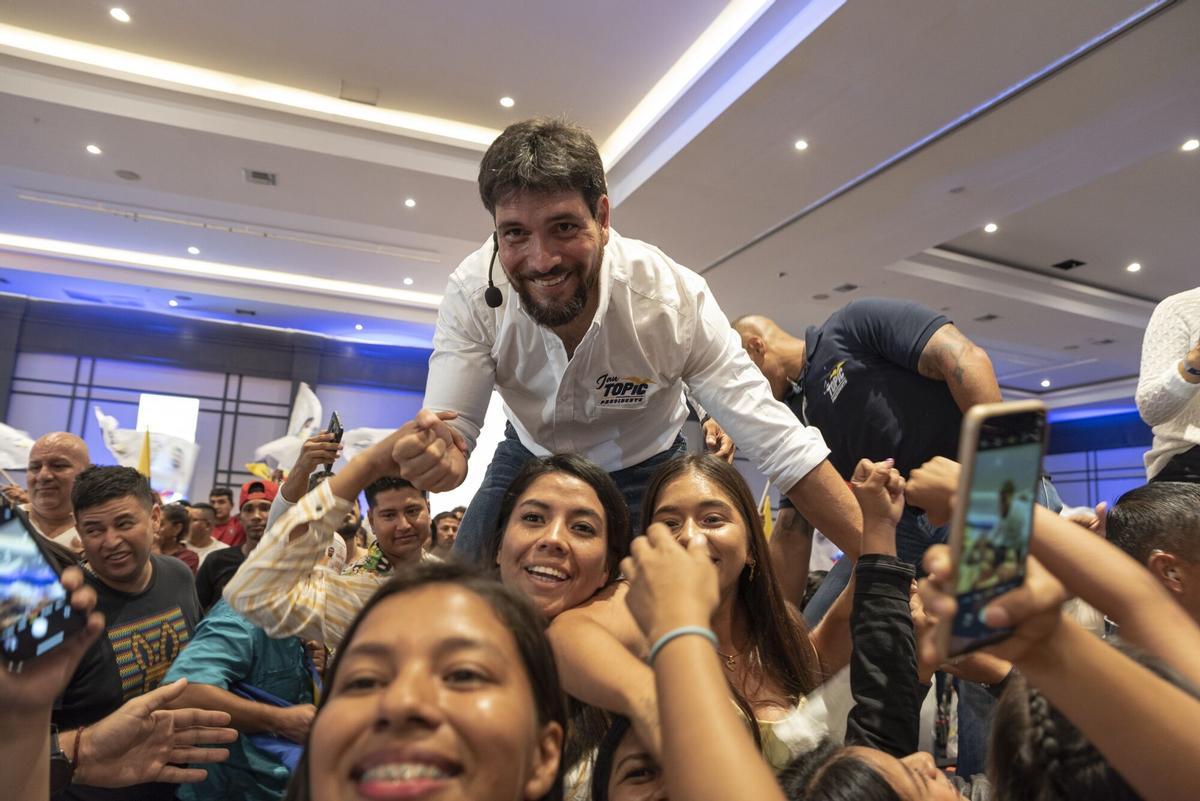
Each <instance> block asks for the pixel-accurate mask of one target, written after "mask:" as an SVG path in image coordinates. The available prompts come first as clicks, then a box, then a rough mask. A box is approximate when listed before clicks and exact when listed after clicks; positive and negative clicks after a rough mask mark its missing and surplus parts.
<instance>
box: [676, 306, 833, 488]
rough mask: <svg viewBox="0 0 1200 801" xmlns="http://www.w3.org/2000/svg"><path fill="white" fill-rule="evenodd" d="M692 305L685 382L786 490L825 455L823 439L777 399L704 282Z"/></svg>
mask: <svg viewBox="0 0 1200 801" xmlns="http://www.w3.org/2000/svg"><path fill="white" fill-rule="evenodd" d="M696 303H697V307H696V319H695V320H694V324H693V326H692V341H691V343H690V344H691V347H690V351H689V356H688V361H687V363H686V365H685V367H684V375H683V380H684V383H685V384H687V387H688V390H689V391H690V392H691V393H692V394H693V395H694V396H695V397H696V399H697V400H699V401H700V403H702V404H703V405H704V408H705V410H706V411H707V412H708V413H709V414H710V415H712V416H713V417H714V418H716V421H717V422H718V423H720V424H721V427H722V428H723V429H725V431H726V433H728V434H729V435H730V436H731V437H733V441H734V442H735V443H737V446H738V448H739V449H741V450H742V451H743V452H744V453H746V454H748V455H749V456H750V458H751V459H752V460H753V461H754V462H755V463H756V464H757V465H758V469H759V470H761V471H762V472H763V473H765V474H766V475H767V477H768V478H770V480H771V483H773V484H774V485H775V486H777V487H779V488H780V490H782V491H783V492H785V493H786V492H788V491H789V490H791V489H792V487H794V486H795V485H796V484H797V483H798V482H799V481H800V479H802V478H804V477H805V476H806V475H808V473H809V471H811V470H812V469H813V468H815V467H816V466H817V465H819V464H820V463H821V462H823V461H824V460H825V459H826V458H827V457H828V456H829V448H828V447H827V446H826V445H825V439H824V437H822V436H821V432H820V431H818V430H817V429H816V428H814V427H812V426H805V425H803V424H802V423H800V421H799V420H797V419H796V416H795V415H794V414H792V411H791V410H790V409H788V407H787V406H785V405H784V404H782V403H780V402H779V401H777V400H775V398H774V396H773V395H772V394H771V385H770V384H769V383H768V382H767V379H766V378H764V377H763V374H762V372H761V371H759V369H758V368H757V367H756V366H755V365H754V362H752V361H750V357H749V356H748V355H747V354H746V351H745V350H744V349H743V348H742V341H741V338H740V337H738V335H737V332H736V331H734V330H733V327H732V326H731V325H730V324H729V320H728V319H727V318H726V317H725V314H724V313H723V312H722V311H721V309H720V307H719V306H718V305H717V302H716V299H715V298H713V296H712V294H711V292H709V291H708V287H707V285H705V286H704V291H703V292H700V293H697V295H696Z"/></svg>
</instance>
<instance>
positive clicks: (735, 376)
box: [425, 231, 829, 491]
mask: <svg viewBox="0 0 1200 801" xmlns="http://www.w3.org/2000/svg"><path fill="white" fill-rule="evenodd" d="M491 255H492V243H491V240H488V241H487V242H486V243H485V244H484V245H483V247H481V248H480V249H479V250H477V251H475V252H474V253H472V254H471V255H470V256H468V257H467V258H466V259H464V260H463V262H462V264H460V265H459V266H458V269H456V270H455V271H454V273H453V274H451V276H450V283H449V285H448V286H447V288H446V295H445V299H444V300H443V301H442V305H441V308H440V310H439V312H438V321H437V330H436V332H435V333H434V337H433V356H432V357H430V360H429V380H428V383H427V384H426V388H425V406H426V407H427V408H430V409H434V410H438V411H456V412H458V413H459V417H458V419H457V420H454V421H452V422H451V425H453V426H455V428H457V429H458V430H459V431H460V432H462V434H463V435H464V436H465V437H466V438H467V441H468V444H469V446H470V447H471V448H474V446H475V438H476V437H477V436H478V435H479V430H480V427H481V425H482V423H483V417H484V413H485V412H486V410H487V404H488V398H489V396H490V394H491V391H492V388H493V387H495V388H496V390H497V391H498V392H499V394H500V398H501V400H503V402H504V412H505V416H506V417H508V420H509V421H510V422H511V423H512V425H513V428H514V429H516V432H517V436H518V437H519V438H520V440H521V443H522V444H523V445H524V446H525V447H526V448H528V449H529V450H530V451H531V452H533V453H534V454H536V455H538V456H545V455H548V454H551V453H564V452H569V453H576V454H579V455H581V456H584V457H586V458H588V459H590V460H591V461H593V462H595V463H596V464H597V465H599V466H600V467H602V468H604V469H605V470H608V471H609V472H612V471H615V470H620V469H622V468H626V467H630V466H632V465H635V464H637V463H639V462H642V461H644V460H646V459H648V458H650V457H651V456H654V455H655V454H658V453H661V452H662V451H664V450H666V449H667V448H669V447H670V446H671V444H672V443H673V442H674V440H675V437H676V436H677V435H678V434H679V431H680V429H681V428H682V427H683V423H684V421H685V420H686V419H687V407H686V405H685V402H684V391H685V389H686V390H687V392H688V393H689V395H690V396H691V397H693V398H695V399H696V401H698V402H699V403H700V404H703V406H704V408H705V409H706V410H707V411H708V413H709V414H711V415H712V416H713V417H714V418H716V420H717V422H718V423H720V424H721V426H722V427H723V428H724V429H725V431H726V432H727V433H728V434H729V435H730V436H731V437H732V438H733V440H734V442H736V443H737V446H738V448H740V449H741V450H742V451H743V452H744V453H746V454H748V455H749V456H750V457H751V458H752V459H753V460H754V461H755V462H756V463H757V464H758V467H759V469H760V470H762V472H764V473H765V474H766V475H767V476H769V477H770V479H771V481H772V482H774V483H775V484H776V486H778V487H780V488H782V489H783V490H784V491H787V490H790V489H791V488H792V486H794V485H795V484H796V482H797V481H799V480H800V479H801V478H803V477H804V476H805V475H806V474H807V473H808V472H809V471H810V470H812V469H813V468H814V467H816V466H817V465H818V464H820V462H821V461H822V460H823V459H825V457H826V456H827V455H828V454H829V449H828V448H827V447H825V441H824V439H822V437H821V433H820V432H819V431H818V430H817V429H816V428H805V427H804V426H803V425H801V424H800V423H799V422H798V421H797V420H796V417H795V415H793V414H792V413H791V411H789V410H788V408H787V407H786V406H784V405H783V404H782V403H780V402H778V401H776V400H775V399H774V397H772V395H771V388H770V385H769V384H768V383H767V381H766V379H765V378H763V376H762V373H761V372H759V370H758V368H757V367H755V366H754V363H753V362H751V361H750V357H749V356H747V355H746V352H745V351H744V350H743V349H742V345H741V339H740V338H739V336H738V335H737V333H736V332H735V331H734V330H733V328H732V327H731V326H730V325H729V321H728V320H727V319H726V317H725V315H724V314H723V313H722V312H721V309H720V307H719V306H718V305H717V302H716V299H715V298H714V297H713V295H712V292H711V290H709V288H708V284H707V282H705V280H704V279H703V278H701V277H700V276H699V275H697V274H696V273H694V272H692V271H691V270H688V269H687V268H685V267H681V266H680V265H678V264H676V263H675V262H673V261H672V260H671V259H669V258H668V257H667V256H666V255H665V254H663V253H662V251H660V250H658V248H655V247H654V246H652V245H648V244H646V243H644V242H639V241H638V240H636V239H627V238H625V237H623V236H620V235H619V234H618V233H617V232H616V231H611V232H610V237H609V241H608V245H607V246H606V247H605V250H604V261H603V263H602V265H601V268H600V276H599V279H598V282H597V283H598V286H597V291H599V293H600V296H599V305H598V308H597V309H596V315H595V317H594V318H593V319H592V324H591V326H590V327H589V328H588V330H587V332H586V333H585V334H584V336H583V339H582V341H581V342H580V343H579V346H578V347H577V348H576V349H575V353H574V355H573V356H572V357H571V358H570V359H568V358H567V352H566V349H565V348H564V347H563V343H562V340H560V339H559V338H558V335H557V334H555V333H554V332H553V331H552V330H550V329H549V328H546V327H545V326H542V325H539V324H537V323H536V322H534V321H533V319H532V318H531V317H529V315H527V314H526V313H525V310H524V309H523V308H521V303H520V299H519V298H518V296H517V293H516V292H515V291H514V290H513V289H512V287H511V285H510V284H509V282H508V278H507V276H506V275H505V274H504V271H503V270H502V269H501V268H500V267H499V266H497V268H496V271H495V278H496V284H497V286H498V287H499V288H500V290H501V291H502V292H503V293H504V303H503V304H502V305H501V306H500V308H498V309H492V308H489V307H488V305H487V304H486V303H485V302H484V299H483V293H484V290H485V289H486V288H487V271H488V262H489V261H490V259H491Z"/></svg>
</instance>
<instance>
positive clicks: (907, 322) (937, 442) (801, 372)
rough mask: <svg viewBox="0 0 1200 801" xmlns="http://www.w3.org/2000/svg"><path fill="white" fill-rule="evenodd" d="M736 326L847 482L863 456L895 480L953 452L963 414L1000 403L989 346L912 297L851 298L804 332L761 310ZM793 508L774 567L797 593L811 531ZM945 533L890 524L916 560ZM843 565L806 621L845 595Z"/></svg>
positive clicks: (778, 393) (776, 540) (920, 521)
mask: <svg viewBox="0 0 1200 801" xmlns="http://www.w3.org/2000/svg"><path fill="white" fill-rule="evenodd" d="M733 327H734V328H735V329H736V330H737V332H738V333H739V334H740V335H741V337H742V345H743V347H745V348H746V351H747V352H748V353H749V354H750V358H751V359H752V360H753V361H754V363H755V364H756V365H758V367H759V369H760V370H762V372H763V374H764V375H765V376H766V378H767V380H768V381H769V382H770V384H771V390H772V392H773V393H774V395H775V397H776V398H778V399H779V400H782V401H784V402H785V403H787V404H788V405H789V406H790V407H791V409H792V411H794V412H795V413H796V416H797V417H799V418H800V419H801V420H802V421H804V422H805V423H806V424H807V425H812V426H816V427H817V428H818V429H820V431H821V434H822V436H824V437H825V442H826V444H827V445H828V446H829V448H830V451H831V453H830V454H829V461H830V463H832V464H833V466H834V467H835V468H836V469H837V471H838V472H839V473H840V474H841V476H842V478H844V479H847V480H849V478H850V476H851V474H852V473H853V472H854V466H855V465H856V464H857V463H858V460H859V459H863V458H866V459H871V460H872V461H881V460H883V459H888V458H891V459H895V461H896V469H897V470H899V471H900V473H901V475H907V474H908V473H909V471H911V470H912V469H913V468H916V467H920V466H921V465H922V464H924V463H925V462H926V461H927V460H929V459H931V458H933V457H934V456H948V457H950V458H952V459H953V458H957V455H958V433H959V428H960V427H961V423H962V413H963V412H964V411H966V410H967V409H969V408H970V407H972V406H974V405H975V404H977V403H992V402H996V401H999V400H1000V387H999V385H998V384H997V382H996V374H995V372H994V371H993V370H992V362H991V360H990V359H989V358H988V355H987V353H985V352H984V351H983V349H982V348H980V347H978V346H976V345H975V344H974V343H972V342H971V341H970V340H969V339H967V338H966V337H965V336H963V334H962V332H961V331H959V330H958V329H957V328H956V327H955V326H954V324H953V323H951V322H950V320H948V319H947V318H946V317H945V316H943V315H941V314H939V313H937V312H935V311H933V310H932V309H929V308H926V307H924V306H922V305H921V304H919V303H912V302H909V301H899V300H884V299H879V298H868V299H863V300H857V301H854V302H852V303H850V304H848V305H846V306H845V307H843V308H841V309H839V310H838V311H836V312H834V313H833V315H832V316H831V317H830V318H829V319H828V320H827V321H825V323H824V325H821V326H811V327H809V329H808V330H807V331H806V333H805V335H804V338H803V339H799V338H797V337H794V336H791V335H790V334H788V333H787V332H785V331H783V330H782V329H781V328H780V327H779V326H778V325H776V324H775V322H774V321H772V320H770V319H768V318H766V317H760V316H748V317H742V318H741V319H739V320H737V321H735V322H734V324H733ZM788 507H790V504H781V510H780V518H781V523H782V525H780V526H778V527H777V529H776V533H775V534H774V535H773V536H772V538H771V547H772V550H773V551H774V553H773V554H772V556H775V557H776V558H777V559H778V560H779V561H777V562H776V564H786V565H789V566H793V567H794V569H793V570H789V571H788V573H790V574H793V575H792V576H791V577H790V578H795V575H794V574H796V573H799V574H800V576H799V591H800V593H801V595H802V594H803V587H804V575H805V573H806V569H807V565H808V554H809V551H810V548H811V529H810V530H808V531H807V532H805V531H803V529H801V527H800V526H799V525H798V524H796V523H794V522H793V521H794V520H795V516H794V510H792V509H790V508H788ZM784 509H787V511H786V512H785V511H784ZM806 534H807V536H805V535H806ZM945 536H946V532H945V531H944V530H937V531H935V530H934V529H932V528H931V527H930V526H929V523H928V521H927V520H926V519H925V516H924V514H922V513H921V512H920V510H917V509H913V508H911V507H908V508H906V509H905V512H904V517H903V518H901V521H900V524H899V526H897V529H896V548H897V553H898V555H899V556H900V558H902V559H904V560H905V561H907V562H910V563H912V564H914V565H915V564H917V563H918V562H919V561H920V559H921V555H922V554H923V553H924V552H925V549H926V548H927V547H928V546H929V545H931V544H933V543H934V542H939V541H944V539H945ZM848 570H849V565H846V566H845V567H843V568H842V569H841V570H840V571H839V570H838V569H837V567H836V566H835V569H834V571H833V572H832V573H831V574H830V575H829V576H827V577H826V579H825V583H827V584H829V585H830V586H829V587H828V589H826V588H825V587H824V586H823V587H822V589H821V590H818V593H817V596H815V597H814V598H813V600H811V601H810V602H809V606H808V608H807V609H806V610H805V617H806V618H810V617H812V618H819V616H820V615H821V614H823V613H824V610H825V608H827V605H828V603H831V602H832V600H833V598H834V597H836V593H837V591H840V587H838V584H839V583H840V584H841V585H842V586H844V585H845V580H844V579H843V580H842V581H840V582H839V577H841V576H842V574H843V573H844V574H846V575H847V576H848ZM835 573H837V574H838V575H834V574H835ZM831 579H832V581H831ZM792 583H795V582H792ZM789 600H791V598H790V597H789Z"/></svg>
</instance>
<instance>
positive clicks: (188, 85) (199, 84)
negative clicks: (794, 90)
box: [0, 0, 762, 152]
mask: <svg viewBox="0 0 1200 801" xmlns="http://www.w3.org/2000/svg"><path fill="white" fill-rule="evenodd" d="M759 2H762V0H759ZM0 49H3V50H4V52H5V53H6V54H7V55H14V56H17V57H19V58H28V59H31V60H33V61H39V62H41V63H43V64H54V65H57V66H60V67H67V68H68V69H76V70H83V71H85V72H90V73H92V74H96V75H104V76H106V77H109V78H118V79H121V80H126V81H135V82H137V83H140V84H143V85H145V86H155V87H159V88H162V89H171V90H174V91H178V92H187V93H189V94H193V95H199V96H201V97H210V98H216V99H219V100H233V101H235V102H238V103H245V104H246V105H250V106H255V107H257V108H266V109H274V110H279V111H286V112H289V113H292V114H301V115H304V116H307V117H312V118H316V119H321V120H326V121H333V122H339V123H343V124H346V125H356V126H358V127H360V128H369V129H373V130H377V131H378V130H383V131H386V132H390V133H400V134H403V135H406V136H412V137H416V138H418V139H424V140H425V141H429V142H440V143H442V144H448V145H453V146H455V147H466V148H469V149H471V150H478V151H480V152H482V151H484V150H486V149H487V147H488V145H490V144H491V143H492V141H493V140H494V139H495V138H496V137H497V136H499V135H500V131H498V130H496V129H494V128H485V127H483V126H481V125H471V124H468V123H465V122H458V121H456V120H446V119H441V118H439V117H430V116H426V115H424V114H413V113H411V112H406V111H399V110H397V109H388V108H380V107H378V106H368V105H365V104H363V103H356V102H354V101H353V100H343V99H341V98H339V97H332V96H330V95H325V94H321V93H319V92H312V91H308V90H306V89H298V88H296V87H293V86H284V85H282V84H278V83H270V82H267V81H259V80H255V79H254V78H250V77H247V76H244V75H234V74H232V73H228V72H218V71H216V70H210V69H204V68H203V67H195V66H192V65H191V64H180V63H178V62H175V61H167V60H166V59H161V58H152V57H150V56H143V55H138V54H136V53H129V52H126V51H123V50H117V49H116V48H112V47H101V46H100V45H94V44H89V43H87V42H80V41H77V40H74V39H65V38H63V37H60V36H51V35H49V34H45V33H41V32H39V31H33V30H29V29H27V28H18V27H16V26H14V25H6V24H3V23H0Z"/></svg>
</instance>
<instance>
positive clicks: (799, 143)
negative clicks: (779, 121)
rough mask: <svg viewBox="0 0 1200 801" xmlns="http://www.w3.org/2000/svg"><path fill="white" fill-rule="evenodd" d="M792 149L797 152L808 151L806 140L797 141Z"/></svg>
mask: <svg viewBox="0 0 1200 801" xmlns="http://www.w3.org/2000/svg"><path fill="white" fill-rule="evenodd" d="M793 147H795V148H796V149H797V150H808V140H807V139H797V140H796V144H795V145H793Z"/></svg>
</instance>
